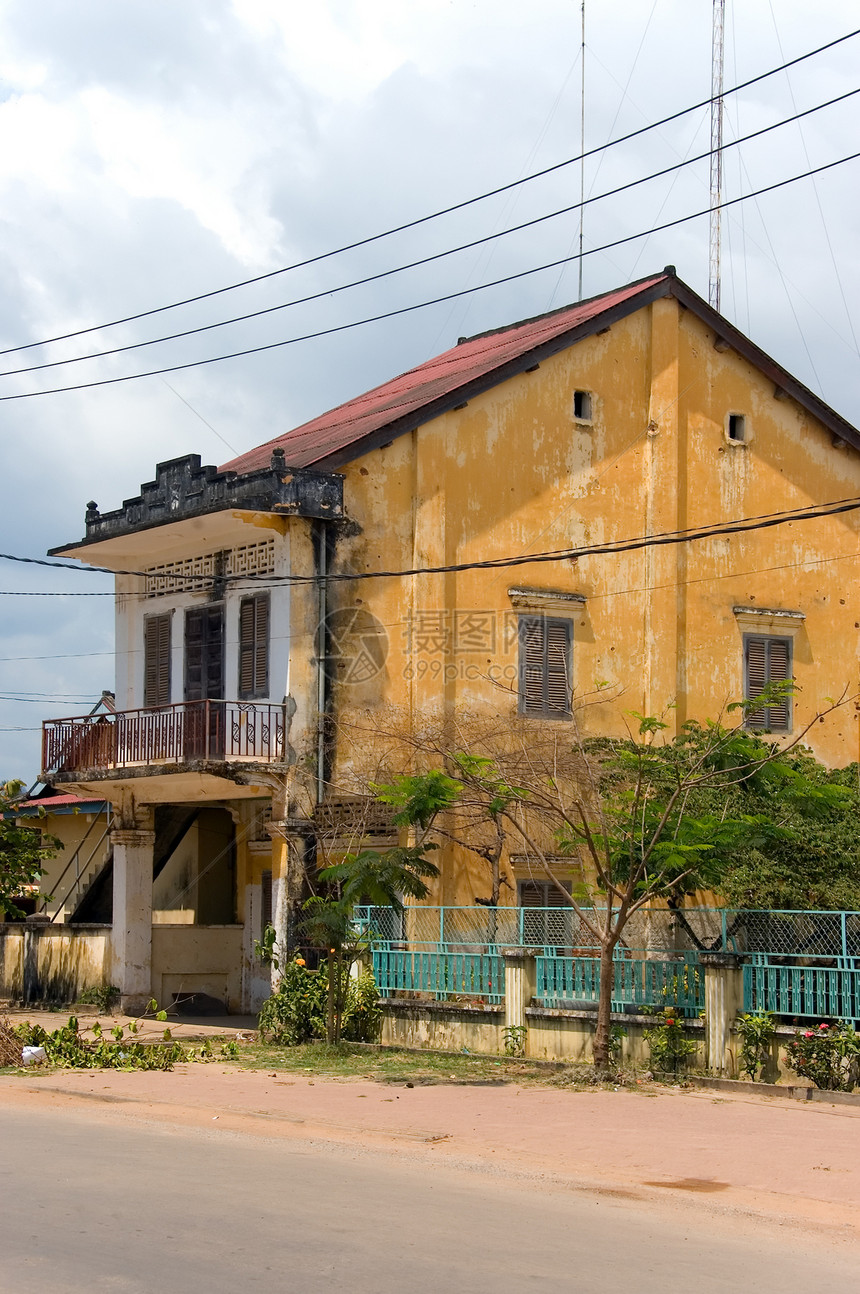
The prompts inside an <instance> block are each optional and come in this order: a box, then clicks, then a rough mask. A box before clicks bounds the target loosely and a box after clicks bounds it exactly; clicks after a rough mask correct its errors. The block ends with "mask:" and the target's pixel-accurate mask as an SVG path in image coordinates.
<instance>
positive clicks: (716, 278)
mask: <svg viewBox="0 0 860 1294" xmlns="http://www.w3.org/2000/svg"><path fill="white" fill-rule="evenodd" d="M725 19H726V0H714V23H713V32H712V36H711V226H710V269H709V281H708V301H709V302H710V304H711V305H712V306H713V307H714V309H715V310H719V308H720V203H721V202H722V196H723V38H724V33H725Z"/></svg>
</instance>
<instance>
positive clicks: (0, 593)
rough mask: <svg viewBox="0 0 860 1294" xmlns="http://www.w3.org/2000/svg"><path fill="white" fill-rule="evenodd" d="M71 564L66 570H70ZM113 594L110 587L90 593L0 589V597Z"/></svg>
mask: <svg viewBox="0 0 860 1294" xmlns="http://www.w3.org/2000/svg"><path fill="white" fill-rule="evenodd" d="M72 569H73V568H72V567H71V566H68V567H66V570H72ZM113 596H114V594H113V591H112V590H111V589H103V590H102V591H100V592H98V593H96V592H90V593H76V592H71V593H42V592H40V591H39V590H37V589H0V598H112V597H113Z"/></svg>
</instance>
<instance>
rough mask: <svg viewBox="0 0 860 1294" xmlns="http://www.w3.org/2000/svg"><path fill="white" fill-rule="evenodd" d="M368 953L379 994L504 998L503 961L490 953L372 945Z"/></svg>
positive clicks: (391, 995)
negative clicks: (420, 950)
mask: <svg viewBox="0 0 860 1294" xmlns="http://www.w3.org/2000/svg"><path fill="white" fill-rule="evenodd" d="M372 956H373V977H374V979H375V980H376V984H377V987H378V989H379V993H380V996H381V997H393V996H395V995H396V994H399V993H432V994H433V996H434V997H435V998H437V999H439V1000H441V1001H444V1000H447V999H450V998H457V997H470V998H481V999H483V1000H484V1001H485V1002H488V1003H490V1004H497V1003H500V1002H503V1001H504V1000H505V970H504V962H503V961H502V958H501V957H498V956H494V955H492V954H483V955H482V954H476V953H458V952H450V951H445V952H443V951H439V952H419V951H409V950H406V949H391V948H374V949H373V952H372Z"/></svg>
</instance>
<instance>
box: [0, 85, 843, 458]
mask: <svg viewBox="0 0 860 1294" xmlns="http://www.w3.org/2000/svg"><path fill="white" fill-rule="evenodd" d="M858 94H860V86H858V87H857V88H856V89H854V90H847V91H846V92H845V93H844V94H840V95H837V96H836V97H835V98H833V99H828V100H826V101H825V102H824V103H819V104H816V105H815V106H814V107H812V108H805V109H804V110H803V111H802V112H796V113H795V114H794V115H793V116H791V117H784V118H782V119H781V120H780V121H775V122H772V123H771V125H769V126H762V127H760V128H759V129H758V130H754V131H751V132H750V134H748V135H742V136H740V137H739V138H738V139H733V140H730V141H729V142H728V143H727V144H723V145H721V149H722V151H723V152H725V151H726V150H727V149H729V148H737V147H739V145H741V144H747V143H749V142H750V140H753V139H758V138H759V137H760V136H762V135H767V134H769V133H770V132H771V131H773V130H780V129H782V127H783V126H790V125H793V124H794V123H795V122H797V121H799V120H800V119H801V118H803V117H809V116H812V115H813V114H814V113H816V112H821V111H823V109H825V108H832V107H833V106H834V104H837V103H842V102H843V101H844V100H845V99H851V98H853V97H854V96H855V95H858ZM713 152H714V150H713V149H707V150H706V151H705V152H703V153H697V154H696V155H695V156H694V157H685V158H682V160H681V161H680V162H674V163H673V164H672V165H671V166H665V167H663V168H662V169H661V170H659V171H652V172H651V173H650V174H649V175H643V176H640V177H639V179H636V180H628V181H627V182H626V183H625V184H619V185H617V186H616V187H615V188H614V189H607V190H605V191H604V192H603V193H596V194H594V195H593V196H591V197H588V198H583V199H582V200H581V201H579V202H574V203H571V204H570V205H569V206H566V207H559V208H558V209H557V210H555V211H550V212H547V213H546V214H545V215H542V216H535V217H533V218H532V219H531V220H524V221H522V222H521V223H520V224H518V225H512V226H511V227H510V228H508V229H500V230H496V231H495V232H494V233H491V234H485V235H484V236H483V237H481V238H473V239H472V240H471V241H470V242H467V243H460V244H459V245H458V246H457V247H449V248H447V249H446V250H445V251H441V252H433V253H432V254H431V255H429V256H422V257H419V258H418V259H417V260H414V261H407V262H406V263H405V264H403V265H395V266H393V267H392V268H391V269H387V270H379V271H378V272H377V273H375V274H368V275H365V277H364V278H360V279H353V280H352V281H351V282H349V283H341V284H338V285H337V286H336V287H333V288H325V289H322V290H321V291H319V292H312V293H309V294H308V295H307V296H303V297H294V298H293V299H292V300H291V301H282V302H281V303H280V305H275V306H266V307H265V308H263V309H260V310H251V311H249V312H248V313H246V314H242V315H234V316H233V317H232V318H230V319H220V320H218V321H217V322H215V323H208V324H200V325H199V326H198V327H196V328H186V329H184V330H182V331H180V332H174V333H166V334H165V335H164V336H161V337H151V338H149V340H147V341H137V342H129V343H128V344H127V345H125V346H113V347H111V348H110V349H108V350H96V351H90V352H89V354H87V355H73V356H71V357H70V358H69V359H55V360H48V361H46V362H45V363H43V364H30V365H25V366H24V367H22V368H8V369H2V370H0V377H17V376H20V375H22V374H24V373H40V372H43V371H44V370H45V369H50V368H63V367H65V366H66V365H67V364H83V363H85V362H86V361H88V360H93V359H107V358H108V357H110V356H112V355H124V354H127V353H128V352H129V351H135V350H143V349H145V348H146V347H147V346H160V345H162V344H164V343H165V342H170V341H181V340H183V339H184V338H186V337H195V336H197V335H198V334H200V333H204V332H213V331H214V330H215V329H217V328H228V327H231V326H232V325H233V324H238V323H247V322H248V321H249V320H250V319H261V318H264V317H265V316H266V315H271V314H277V313H279V312H280V311H282V310H289V309H291V308H292V307H293V306H300V305H308V304H310V303H311V302H313V301H321V300H323V299H325V298H327V297H333V296H337V295H338V294H339V293H341V292H348V291H351V290H352V289H353V288H358V287H366V286H367V284H369V283H378V282H380V281H381V280H382V279H387V278H392V277H393V276H394V275H395V274H403V273H405V272H406V271H407V270H414V269H418V268H420V267H421V266H424V265H431V264H433V263H434V262H435V261H440V260H444V259H445V258H446V257H448V256H456V255H457V254H458V253H459V252H465V251H470V250H471V249H472V248H475V247H482V246H484V245H485V244H487V243H491V242H494V241H496V240H497V239H499V238H507V237H508V236H509V235H510V234H517V233H522V231H523V230H524V229H532V228H534V227H535V226H536V225H540V224H545V223H546V222H547V221H548V220H555V219H557V218H558V217H559V216H566V215H570V213H571V212H572V211H578V210H581V208H583V207H587V206H589V205H590V204H591V203H593V202H602V201H603V200H604V199H606V198H613V197H617V196H618V194H619V193H626V192H628V191H629V190H630V189H635V188H638V187H639V186H640V185H642V184H649V183H650V182H651V181H652V180H659V179H662V178H663V176H666V175H671V174H673V173H677V172H678V171H681V170H683V169H684V168H685V167H688V166H693V165H695V164H696V163H697V162H702V161H705V160H706V159H707V158H709V157H712V155H713ZM806 160H807V163H808V162H809V158H808V156H807V159H806ZM750 196H751V195H750ZM690 218H691V219H692V217H690ZM654 232H655V231H654V230H649V231H648V234H647V236H648V237H650V236H651V234H652V233H654ZM639 236H640V237H645V236H646V235H645V234H642V235H639ZM610 246H614V244H610ZM593 250H604V249H602V248H597V249H593ZM591 254H592V252H583V251H582V249H581V248H580V251H579V252H578V253H577V256H584V255H591ZM571 259H575V258H571ZM565 263H566V262H565ZM6 353H7V352H5V351H0V354H6ZM201 362H205V361H201ZM165 385H167V386H168V388H169V389H170V390H171V391H172V390H173V388H172V387H170V386H169V384H168V383H165ZM176 394H178V393H177V392H175V391H174V395H176ZM179 399H180V400H182V401H183V403H184V404H187V403H188V402H187V401H186V400H184V399H183V397H182V396H179ZM189 407H190V406H189ZM192 412H195V413H196V410H192ZM199 416H200V415H198V417H199ZM203 421H204V422H205V421H206V420H205V418H204V419H203ZM206 425H207V426H210V430H212V431H214V430H215V429H214V427H211V425H210V424H209V423H207V424H206ZM215 434H216V435H218V436H219V438H220V439H222V440H223V437H220V433H218V432H215ZM225 443H226V442H225ZM227 447H228V449H229V448H231V446H229V445H228V446H227ZM233 452H234V453H235V452H236V451H235V450H234V451H233Z"/></svg>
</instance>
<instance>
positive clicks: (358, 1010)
mask: <svg viewBox="0 0 860 1294" xmlns="http://www.w3.org/2000/svg"><path fill="white" fill-rule="evenodd" d="M342 973H343V976H344V988H345V1005H344V1012H343V1023H342V1027H341V1038H342V1040H343V1041H344V1042H375V1041H376V1039H377V1038H378V1037H379V1024H380V1020H381V1018H382V1012H381V1011H380V1008H379V992H378V990H377V987H376V981H375V979H374V978H373V976H372V975H371V973H370V972H369V971H365V972H364V973H363V974H361V975H359V976H358V978H357V979H353V978H351V977H350V976H349V971H348V968H346V967H344V969H343V972H342ZM327 1000H328V967H327V966H325V965H323V966H320V968H319V970H315V971H312V970H308V969H307V967H306V966H305V964H304V962H303V961H302V960H301V958H297V959H296V960H295V961H291V962H287V964H286V965H285V967H284V974H283V976H282V977H281V982H280V984H279V985H278V988H277V991H276V992H275V993H273V994H272V996H271V997H270V998H268V999H267V1000H266V1001H265V1002H264V1003H263V1006H262V1008H261V1010H260V1018H259V1028H260V1035H261V1037H262V1038H263V1040H264V1041H265V1042H270V1043H274V1044H275V1045H276V1046H279V1047H297V1046H298V1045H299V1044H300V1043H303V1042H309V1041H310V1040H311V1039H312V1038H325V1036H326V1003H327Z"/></svg>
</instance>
